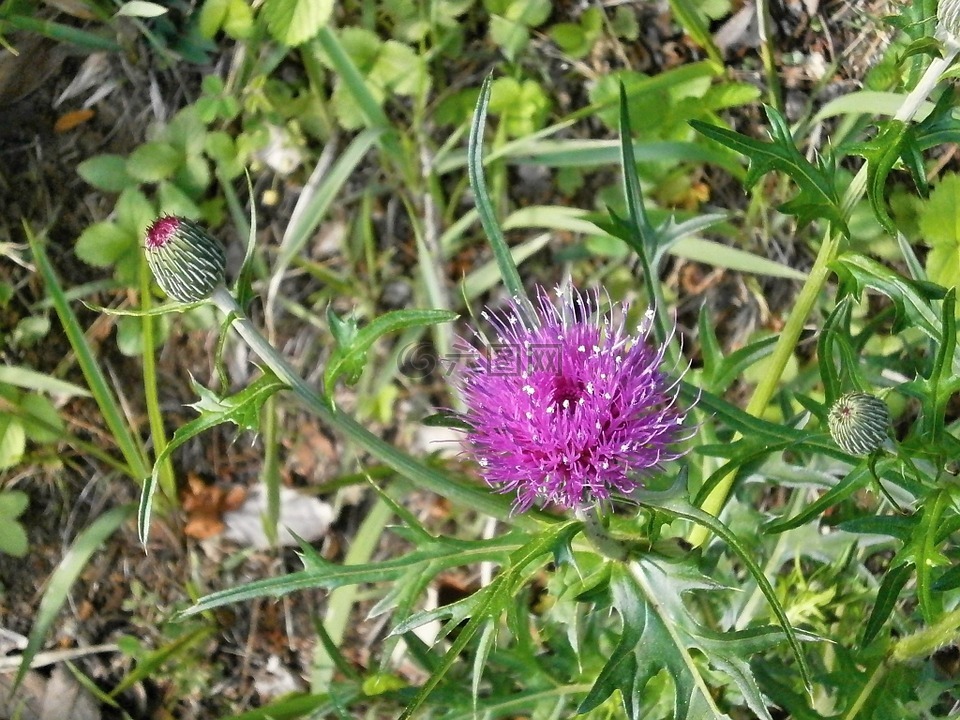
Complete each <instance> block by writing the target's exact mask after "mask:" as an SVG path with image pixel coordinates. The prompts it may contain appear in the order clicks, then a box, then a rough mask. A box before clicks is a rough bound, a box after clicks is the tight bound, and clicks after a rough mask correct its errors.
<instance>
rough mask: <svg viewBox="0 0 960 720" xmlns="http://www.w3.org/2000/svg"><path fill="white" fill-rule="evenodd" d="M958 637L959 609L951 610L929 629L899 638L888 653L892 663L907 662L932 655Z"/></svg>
mask: <svg viewBox="0 0 960 720" xmlns="http://www.w3.org/2000/svg"><path fill="white" fill-rule="evenodd" d="M958 635H960V608H955V609H954V610H951V611H950V612H948V613H947V614H946V615H944V616H943V617H941V618H940V619H939V620H937V622H935V623H934V624H933V625H931V626H930V627H927V628H924V629H923V630H918V631H917V632H915V633H913V635H907V636H905V637H902V638H900V640H898V641H897V644H896V645H895V646H894V648H893V652H892V653H890V659H891V660H893V661H894V662H907V661H908V660H916V659H917V658H923V657H926V656H928V655H932V654H933V653H935V652H936V651H937V650H939V649H940V648H942V647H945V646H946V645H949V644H950V643H952V642H955V641H956V640H957V638H958Z"/></svg>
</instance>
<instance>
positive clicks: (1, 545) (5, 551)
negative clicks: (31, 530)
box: [0, 495, 30, 562]
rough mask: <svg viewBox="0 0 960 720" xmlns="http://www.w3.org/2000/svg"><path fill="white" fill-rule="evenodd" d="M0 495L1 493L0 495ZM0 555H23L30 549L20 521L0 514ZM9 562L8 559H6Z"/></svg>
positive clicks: (19, 556) (20, 556)
mask: <svg viewBox="0 0 960 720" xmlns="http://www.w3.org/2000/svg"><path fill="white" fill-rule="evenodd" d="M0 497H2V495H0ZM0 520H2V522H0V555H10V556H12V557H18V558H22V557H25V556H26V554H27V551H28V550H29V549H30V541H29V539H28V538H27V531H26V529H25V528H24V527H23V525H22V524H21V523H18V522H17V521H16V520H12V519H10V518H4V517H2V516H0ZM7 562H9V561H7Z"/></svg>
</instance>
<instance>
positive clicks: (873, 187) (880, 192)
mask: <svg viewBox="0 0 960 720" xmlns="http://www.w3.org/2000/svg"><path fill="white" fill-rule="evenodd" d="M850 152H852V153H856V154H858V155H862V156H863V157H864V158H866V160H867V198H868V199H869V200H870V206H871V207H872V208H873V214H874V215H875V216H876V218H877V220H878V221H879V223H880V224H881V225H882V226H883V228H884V229H885V230H886V231H887V232H888V233H890V234H891V235H893V234H895V233H896V227H895V226H894V224H893V218H892V217H890V213H889V211H888V210H887V205H886V201H885V199H884V197H885V195H884V194H885V190H886V184H887V176H888V175H889V174H890V171H891V170H893V167H894V165H896V163H897V162H898V161H899V160H901V158H902V159H903V161H904V163H905V164H906V165H907V166H908V167H910V168H911V170H912V171H913V172H912V174H913V176H914V183H915V184H916V185H917V187H918V188H923V189H924V190H925V188H926V178H925V177H924V176H923V157H922V156H921V155H920V151H919V149H918V148H917V146H916V142H915V141H914V136H913V129H912V126H910V125H907V124H906V123H905V122H903V121H901V120H889V121H887V122H885V123H883V125H882V126H881V129H880V131H879V132H878V133H877V136H876V137H875V138H874V139H873V140H871V141H870V142H868V143H864V144H862V145H858V146H855V147H853V148H851V150H850ZM918 162H919V168H918V167H917V165H918ZM917 170H919V173H920V174H919V178H918V177H917Z"/></svg>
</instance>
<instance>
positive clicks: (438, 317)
mask: <svg viewBox="0 0 960 720" xmlns="http://www.w3.org/2000/svg"><path fill="white" fill-rule="evenodd" d="M328 317H329V313H328ZM457 317H458V315H457V313H455V312H450V311H449V310H394V311H392V312H388V313H386V314H384V315H380V316H379V317H377V318H376V319H375V320H374V321H373V322H371V323H370V324H369V325H367V326H365V327H364V328H363V329H362V330H360V331H355V330H356V328H355V326H354V331H355V332H354V333H347V334H341V337H337V348H336V349H335V350H334V352H333V354H332V355H331V357H330V360H329V361H328V362H327V367H326V369H325V370H324V373H323V386H324V389H325V391H326V392H327V394H330V393H331V392H332V390H333V384H334V383H335V382H336V380H337V378H338V377H340V376H342V375H345V376H346V381H347V384H349V385H352V384H354V383H356V382H357V380H359V379H360V373H362V372H363V368H364V365H365V364H366V357H367V351H368V350H369V349H370V348H371V347H372V346H373V344H374V343H375V342H376V341H377V340H379V339H380V338H381V337H383V336H384V335H387V334H390V333H396V332H400V331H401V330H407V329H409V328H414V327H428V326H430V325H436V324H438V323H445V322H453V321H454V320H456V319H457ZM339 326H340V325H338V324H337V323H331V329H333V328H334V327H339Z"/></svg>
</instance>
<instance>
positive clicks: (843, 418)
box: [827, 392, 890, 455]
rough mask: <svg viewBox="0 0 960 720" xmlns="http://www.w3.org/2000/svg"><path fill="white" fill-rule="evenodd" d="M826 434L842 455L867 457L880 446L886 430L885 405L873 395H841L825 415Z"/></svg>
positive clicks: (888, 424)
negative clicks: (844, 453) (827, 432)
mask: <svg viewBox="0 0 960 720" xmlns="http://www.w3.org/2000/svg"><path fill="white" fill-rule="evenodd" d="M827 424H828V425H829V426H830V435H831V437H833V440H834V442H836V443H837V445H839V446H840V448H841V449H842V450H843V451H844V452H848V453H850V454H851V455H869V454H870V453H872V452H873V451H874V450H876V449H878V448H879V447H880V446H881V445H883V442H884V440H886V439H887V431H888V429H889V428H890V411H889V410H888V409H887V404H886V403H885V402H884V401H883V400H881V399H880V398H878V397H877V396H875V395H870V394H868V393H863V392H850V393H847V394H846V395H841V396H840V398H839V399H838V400H837V401H836V402H835V403H834V404H833V407H832V408H830V414H829V415H828V416H827Z"/></svg>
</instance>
